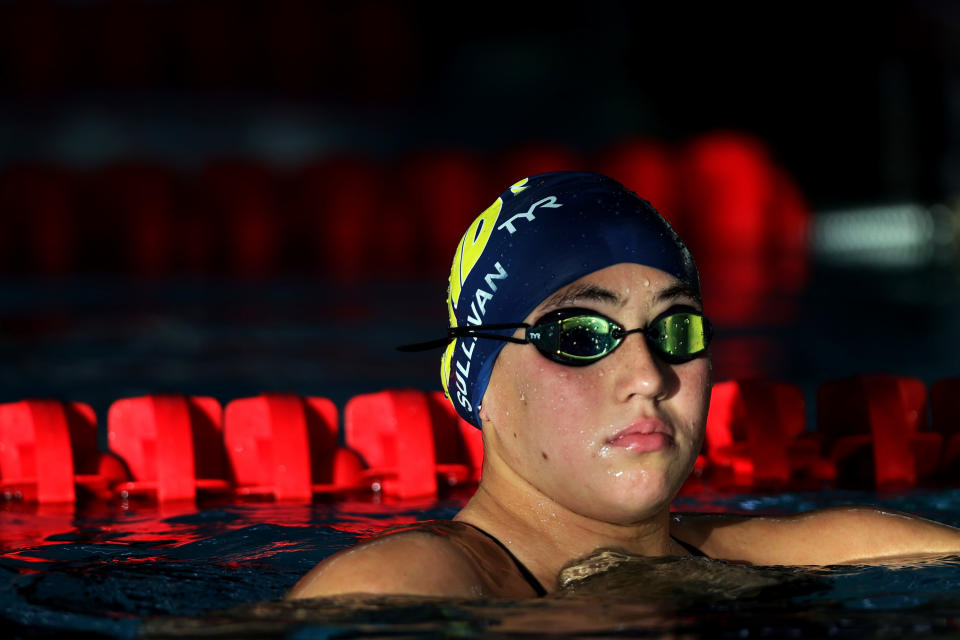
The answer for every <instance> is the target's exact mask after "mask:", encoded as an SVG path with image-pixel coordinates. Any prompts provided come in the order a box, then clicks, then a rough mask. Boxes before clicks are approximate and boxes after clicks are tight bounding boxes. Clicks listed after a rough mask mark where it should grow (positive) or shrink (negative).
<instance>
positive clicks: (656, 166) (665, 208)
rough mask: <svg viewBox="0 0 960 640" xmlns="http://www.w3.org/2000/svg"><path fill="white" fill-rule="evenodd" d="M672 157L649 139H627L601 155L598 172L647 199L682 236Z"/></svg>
mask: <svg viewBox="0 0 960 640" xmlns="http://www.w3.org/2000/svg"><path fill="white" fill-rule="evenodd" d="M674 163H675V160H674V157H673V154H672V153H671V152H670V150H669V149H667V147H665V146H664V145H662V144H660V143H657V142H653V141H652V140H627V141H624V142H620V143H618V144H616V145H612V146H610V147H608V148H606V149H604V150H603V151H601V152H600V154H599V156H598V157H597V166H598V167H599V170H600V172H601V173H604V174H606V175H608V176H610V177H611V178H613V179H615V180H618V181H619V182H620V183H621V184H623V186H625V187H626V188H627V189H630V190H631V191H633V192H635V193H636V194H637V195H638V196H640V197H641V198H643V199H644V200H647V201H649V202H650V204H652V205H653V206H654V208H655V209H656V210H657V211H659V212H660V214H661V215H662V216H663V217H664V218H666V219H667V220H669V221H670V224H671V225H673V227H674V228H675V229H676V230H677V231H678V232H679V233H680V235H681V236H683V235H684V225H683V221H682V220H680V219H679V215H680V211H679V208H678V207H677V176H676V169H675V167H674Z"/></svg>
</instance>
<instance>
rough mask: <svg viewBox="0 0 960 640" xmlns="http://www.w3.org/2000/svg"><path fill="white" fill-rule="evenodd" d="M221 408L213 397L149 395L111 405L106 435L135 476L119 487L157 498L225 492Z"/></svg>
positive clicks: (177, 497)
mask: <svg viewBox="0 0 960 640" xmlns="http://www.w3.org/2000/svg"><path fill="white" fill-rule="evenodd" d="M221 419H222V411H221V408H220V403H219V402H217V400H216V399H215V398H209V397H202V396H183V395H174V394H170V395H161V394H155V395H148V396H141V397H138V398H125V399H121V400H117V401H115V402H114V403H113V404H112V405H110V409H109V413H108V415H107V441H108V443H109V446H110V449H111V451H113V452H114V453H116V454H117V455H119V456H120V457H121V458H122V459H123V460H124V462H126V464H127V467H128V468H129V470H130V474H131V476H132V479H131V481H130V482H126V483H122V484H120V485H118V486H117V487H116V490H117V491H119V492H126V493H127V494H128V495H147V496H151V497H155V498H156V500H157V501H158V502H168V501H176V500H194V499H195V498H196V497H197V493H198V491H202V492H207V493H213V494H226V493H228V492H229V490H230V488H231V486H230V483H229V482H228V480H227V478H226V473H225V465H224V450H223V436H222V433H221Z"/></svg>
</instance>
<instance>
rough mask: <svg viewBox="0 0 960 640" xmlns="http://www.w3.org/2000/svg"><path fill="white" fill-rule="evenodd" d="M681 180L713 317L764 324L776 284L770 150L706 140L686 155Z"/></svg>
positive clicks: (726, 136)
mask: <svg viewBox="0 0 960 640" xmlns="http://www.w3.org/2000/svg"><path fill="white" fill-rule="evenodd" d="M679 179H680V184H681V186H680V189H681V192H682V193H683V198H684V202H683V207H684V210H685V211H686V212H688V213H686V214H684V215H686V216H689V217H690V220H691V221H692V220H693V219H694V218H695V219H696V223H695V224H690V225H688V228H687V229H685V231H686V235H685V237H684V239H685V240H686V241H687V242H688V243H689V244H690V248H691V250H692V251H693V254H694V255H695V256H697V264H698V266H699V267H700V273H701V277H702V279H703V282H704V287H703V289H704V304H705V306H706V307H707V308H709V309H710V315H711V318H713V319H714V320H715V321H716V322H719V323H734V324H736V323H744V322H753V323H757V322H760V321H762V320H763V319H764V313H765V304H764V302H765V300H764V298H765V296H767V295H768V294H769V293H770V292H771V291H772V290H773V285H775V284H776V283H775V280H774V279H773V274H772V273H771V271H770V269H769V264H768V263H769V262H770V258H769V256H768V254H767V246H768V243H769V241H770V238H771V234H770V224H771V223H770V213H771V211H770V207H771V203H772V202H773V200H774V195H775V190H774V189H775V185H774V179H773V165H772V162H771V160H770V157H769V155H768V153H767V150H766V147H765V146H764V145H763V143H762V142H760V141H759V140H756V139H753V138H751V137H749V136H745V135H740V134H735V133H715V134H710V135H705V136H701V137H700V138H698V139H696V140H693V141H692V142H691V143H690V144H689V145H688V146H687V148H686V149H685V151H684V153H683V154H682V164H681V170H680V173H679Z"/></svg>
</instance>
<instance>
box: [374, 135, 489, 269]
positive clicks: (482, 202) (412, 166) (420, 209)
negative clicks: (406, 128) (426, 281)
mask: <svg viewBox="0 0 960 640" xmlns="http://www.w3.org/2000/svg"><path fill="white" fill-rule="evenodd" d="M400 173H401V182H402V184H401V185H400V190H399V194H398V195H397V197H396V198H395V201H393V202H391V203H385V206H393V205H397V204H399V205H401V206H400V207H398V211H399V212H400V214H401V215H400V216H398V217H401V218H402V219H404V220H405V221H406V224H407V225H409V226H410V228H411V229H412V230H413V231H414V233H413V234H412V238H411V240H413V241H415V243H414V244H415V246H411V247H406V257H405V260H406V261H407V262H414V261H416V260H419V261H420V262H421V264H418V265H414V266H416V267H418V271H419V273H421V274H422V273H425V274H427V275H429V276H432V277H436V278H443V279H445V278H446V277H447V276H448V275H449V273H450V263H451V260H452V257H453V253H454V250H455V249H456V247H457V244H458V243H459V242H460V238H461V237H462V236H463V234H464V232H465V231H466V230H467V227H468V226H469V225H470V223H471V222H472V221H473V219H474V218H476V217H477V216H478V215H480V212H481V211H483V210H484V209H485V208H486V207H487V206H488V205H489V204H490V202H488V201H487V200H488V199H489V200H490V201H492V200H493V197H492V196H491V194H490V193H486V191H485V189H484V187H485V186H486V185H485V182H484V179H485V176H484V175H483V172H482V169H481V166H480V163H479V162H478V161H477V160H476V159H475V158H474V157H473V156H472V155H470V154H469V153H467V152H465V151H458V150H454V149H434V150H431V151H423V152H421V153H418V154H416V155H414V156H412V157H409V158H405V159H404V161H403V163H402V168H401V169H400ZM391 200H394V199H393V198H391ZM384 237H385V238H386V239H388V240H389V236H387V235H386V234H384ZM390 241H391V242H392V240H390ZM416 243H419V245H417V244H416ZM417 254H423V255H422V257H420V256H418V255H417Z"/></svg>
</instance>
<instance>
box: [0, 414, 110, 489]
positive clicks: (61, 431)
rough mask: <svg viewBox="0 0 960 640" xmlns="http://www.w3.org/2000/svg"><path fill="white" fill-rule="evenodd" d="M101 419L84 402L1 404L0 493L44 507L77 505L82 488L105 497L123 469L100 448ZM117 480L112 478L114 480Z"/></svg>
mask: <svg viewBox="0 0 960 640" xmlns="http://www.w3.org/2000/svg"><path fill="white" fill-rule="evenodd" d="M96 423H97V419H96V415H95V414H94V412H93V409H91V408H90V407H89V406H88V405H86V404H83V403H81V402H61V401H59V400H21V401H19V402H11V403H7V404H0V491H2V492H3V495H4V497H7V498H14V499H20V500H23V501H26V502H39V503H72V502H74V501H75V500H76V498H77V493H78V491H77V489H78V488H79V489H81V490H87V491H89V492H94V493H101V492H102V491H104V490H106V489H107V488H108V486H109V484H110V483H111V482H117V481H120V480H122V479H123V471H122V469H120V468H119V467H118V466H116V465H115V464H112V463H113V462H114V461H112V460H111V459H110V458H109V456H105V455H103V454H101V453H100V452H99V451H98V450H97V435H96ZM111 476H112V477H111Z"/></svg>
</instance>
